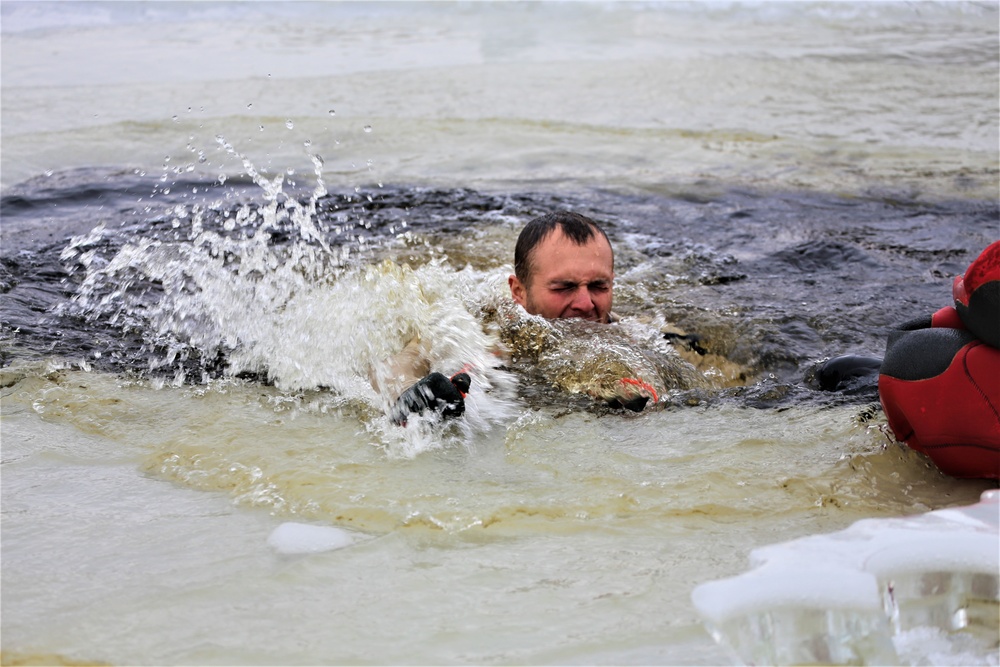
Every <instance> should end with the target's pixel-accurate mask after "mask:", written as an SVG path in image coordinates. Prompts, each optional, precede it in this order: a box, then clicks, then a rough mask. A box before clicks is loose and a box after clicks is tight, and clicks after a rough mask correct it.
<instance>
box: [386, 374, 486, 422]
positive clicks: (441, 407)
mask: <svg viewBox="0 0 1000 667" xmlns="http://www.w3.org/2000/svg"><path fill="white" fill-rule="evenodd" d="M471 384H472V379H471V378H470V377H469V374H468V373H456V374H455V375H453V376H452V377H451V379H449V378H447V377H446V376H444V375H442V374H441V373H431V374H430V375H428V376H427V377H425V378H423V379H422V380H420V381H419V382H417V383H416V384H414V385H413V386H412V387H410V388H409V389H407V390H406V391H404V392H403V394H402V395H401V396H400V397H399V399H397V400H396V403H395V405H393V406H392V409H391V410H390V411H389V417H390V418H391V419H392V421H393V423H394V424H397V425H399V426H406V422H407V420H408V418H409V416H410V415H411V414H413V413H416V414H423V413H424V412H425V411H427V410H431V411H434V412H440V413H441V415H442V416H443V417H444V418H445V419H448V418H450V417H461V416H462V414H463V413H464V412H465V395H466V394H467V393H468V391H469V387H470V386H471Z"/></svg>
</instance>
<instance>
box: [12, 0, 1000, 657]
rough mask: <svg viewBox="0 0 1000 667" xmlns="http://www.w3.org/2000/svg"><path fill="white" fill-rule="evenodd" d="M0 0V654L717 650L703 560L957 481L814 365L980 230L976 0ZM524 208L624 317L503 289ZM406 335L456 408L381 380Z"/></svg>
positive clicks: (991, 135) (993, 101) (968, 485)
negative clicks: (622, 400) (596, 324)
mask: <svg viewBox="0 0 1000 667" xmlns="http://www.w3.org/2000/svg"><path fill="white" fill-rule="evenodd" d="M0 12H2V18H3V23H2V26H0V30H2V35H3V44H2V49H3V52H2V56H3V60H2V68H3V69H2V87H3V90H2V92H3V96H2V113H3V158H2V160H3V163H2V167H3V170H2V176H0V181H2V187H3V193H2V201H0V215H2V229H0V234H2V237H0V238H2V248H0V292H2V301H0V316H2V320H0V363H2V368H0V386H2V394H0V396H2V403H0V405H2V417H0V427H2V450H3V454H2V461H3V466H2V475H3V477H2V482H3V485H2V501H3V508H2V511H3V536H2V549H3V572H2V576H3V582H2V583H3V597H2V605H3V609H2V611H3V626H2V639H3V659H4V662H11V663H16V662H19V661H21V662H33V663H44V664H52V663H60V662H62V663H75V662H91V661H92V662H99V663H109V664H293V663H299V664H301V663H309V664H343V663H376V664H382V663H437V664H454V663H505V664H510V663H536V664H537V663H573V664H579V663H590V664H594V663H598V664H611V663H614V664H728V663H731V662H732V661H733V657H732V655H730V654H729V653H727V652H726V650H725V649H724V648H723V647H721V646H718V645H716V644H715V643H714V642H713V640H712V639H711V637H710V636H709V635H708V634H707V632H706V631H705V629H704V627H703V626H702V623H701V620H700V619H699V618H698V616H697V614H696V612H695V610H694V608H693V606H692V604H691V601H690V594H691V590H692V589H693V588H694V587H695V586H696V585H697V584H699V583H702V582H705V581H709V580H713V579H718V578H721V577H726V576H731V575H734V574H736V573H738V572H741V571H743V570H744V569H746V567H747V561H746V558H747V554H748V553H749V552H750V550H751V549H753V548H755V547H758V546H761V545H764V544H771V543H774V542H780V541H783V540H790V539H794V538H796V537H800V536H804V535H809V534H815V533H823V532H831V531H837V530H841V529H843V528H845V527H846V526H849V525H850V524H852V523H853V522H855V521H857V520H859V519H863V518H871V517H890V516H902V515H907V514H912V513H917V512H925V511H928V510H931V509H937V508H942V507H949V506H954V505H964V504H970V503H973V502H975V501H976V500H978V498H979V496H980V493H981V492H982V491H983V490H984V489H987V488H991V486H995V485H991V484H989V483H985V482H978V481H960V480H954V479H951V478H948V477H945V476H943V475H941V474H940V473H938V472H937V471H936V470H935V469H934V468H933V466H931V465H930V464H929V463H928V461H927V460H926V459H923V458H922V457H920V456H918V455H916V454H914V453H913V452H911V451H909V450H907V449H905V448H903V447H901V446H899V445H898V444H896V443H895V442H894V441H893V440H892V439H891V437H890V436H889V434H888V431H887V428H886V426H885V423H884V419H883V417H882V414H881V411H880V409H879V408H878V406H877V395H876V394H875V391H874V389H873V387H872V386H870V385H862V386H859V387H856V388H855V389H854V390H852V391H846V392H840V393H834V394H831V393H828V392H822V391H819V389H818V386H817V384H816V382H815V380H814V378H813V371H814V368H815V366H816V364H817V363H818V362H820V361H821V360H823V359H825V358H827V357H831V356H835V355H838V354H843V353H859V354H871V355H875V356H877V355H880V354H881V352H882V350H883V349H884V340H885V335H886V331H887V330H888V329H889V328H890V327H892V326H893V325H895V324H898V323H900V322H902V321H905V320H908V319H911V318H912V317H916V316H919V315H924V314H928V313H930V312H932V311H933V310H936V309H937V308H939V307H940V306H942V305H947V303H948V302H949V299H950V284H951V280H952V278H953V276H955V275H956V274H958V273H961V272H962V271H963V270H964V269H965V267H966V266H968V264H969V262H970V261H971V260H972V259H973V258H974V257H975V256H976V255H977V254H978V253H979V251H980V250H982V248H984V247H985V246H986V245H987V244H989V243H990V242H991V241H993V240H996V238H998V237H1000V207H998V196H997V195H998V186H1000V183H998V168H997V154H998V151H997V146H998V141H1000V132H998V124H997V118H998V112H1000V108H998V100H1000V90H998V86H1000V84H998V81H1000V78H998V74H1000V66H998V57H997V53H998V48H1000V46H998V44H1000V42H998V32H1000V31H998V28H997V20H998V6H997V5H996V3H941V4H931V3H911V4H903V3H878V4H868V3H774V4H771V3H752V4H732V3H694V4H687V3H662V4H659V3H652V4H628V3H606V4H599V3H598V4H595V3H529V4H520V3H517V4H515V3H497V4H492V3H468V4H458V3H456V4H430V3H399V4H396V3H358V4H354V3H241V4H235V3H198V4H187V3H149V4H143V3H89V2H87V3H84V2H80V3H20V2H4V3H3V5H2V7H0ZM560 208H568V209H572V210H576V211H580V212H582V213H585V214H588V215H591V216H592V217H594V218H595V219H597V220H599V221H600V222H602V223H603V224H604V226H605V228H606V229H607V231H608V234H609V236H610V238H611V241H612V243H613V245H614V247H615V251H616V280H615V311H616V312H618V313H619V314H621V315H622V316H623V318H624V319H623V322H622V324H621V325H620V326H617V327H613V328H609V329H606V330H604V329H599V330H593V329H592V328H587V327H581V326H576V325H566V324H564V323H563V324H560V323H556V324H549V323H545V322H539V321H534V320H531V319H530V318H527V319H524V318H520V319H519V317H520V316H518V317H514V318H513V319H510V318H507V319H505V315H504V314H505V313H506V314H508V315H509V314H510V312H511V311H510V304H509V301H508V300H507V299H506V295H505V288H506V277H507V275H508V274H509V273H510V271H511V262H512V253H513V245H514V242H515V239H516V237H517V234H518V232H519V231H520V229H521V227H522V226H523V225H524V223H525V222H527V221H528V220H529V219H531V218H532V217H534V216H535V215H539V214H542V213H546V212H549V211H552V210H555V209H560ZM512 322H513V324H512ZM414 336H419V337H420V338H421V340H424V341H426V347H427V349H426V352H427V356H428V358H429V360H430V362H431V365H432V367H433V368H434V369H435V370H441V371H442V372H447V373H451V372H455V371H456V370H458V369H459V368H461V367H463V366H464V365H469V367H470V369H471V370H470V373H471V374H472V376H473V389H472V392H471V393H470V395H469V406H468V411H467V414H466V416H465V418H463V419H461V420H458V421H456V422H452V423H449V424H445V425H441V424H436V423H433V422H419V421H418V422H416V423H413V424H411V426H410V427H408V428H406V429H401V428H399V427H396V426H394V425H392V423H391V422H390V421H389V420H388V419H387V418H386V417H385V416H384V409H385V407H386V405H387V403H388V400H389V399H388V396H387V395H386V392H385V391H380V388H379V386H378V384H377V383H376V385H375V386H373V384H372V382H371V381H370V377H369V376H370V374H371V370H372V369H373V368H374V369H376V370H377V369H378V368H380V367H381V366H380V364H382V363H384V360H385V358H386V357H388V356H390V355H392V354H394V353H395V352H397V351H398V350H399V349H401V347H402V346H403V345H404V344H405V343H406V341H407V340H409V339H411V338H412V337H414ZM498 349H502V350H503V354H501V356H499V357H498V356H497V355H496V352H497V350H498ZM626 373H628V374H632V375H635V376H639V377H643V378H645V379H647V381H649V382H651V383H652V384H654V385H655V386H656V387H657V389H658V391H659V398H660V399H661V400H660V401H659V403H658V404H657V405H656V406H652V407H650V408H647V409H646V410H645V411H644V412H642V413H639V414H632V413H622V412H619V411H614V410H611V409H609V408H607V407H606V406H604V405H603V404H600V403H599V402H595V401H593V400H591V399H590V398H588V397H587V396H586V393H585V392H586V390H588V389H593V388H594V387H597V386H599V385H601V384H602V383H604V382H608V381H616V380H617V378H619V377H621V375H622V374H626ZM288 521H298V522H304V523H311V524H314V525H320V526H334V527H339V528H342V529H345V530H347V531H349V532H350V534H351V535H352V536H353V539H354V544H353V545H352V546H350V547H349V548H345V549H340V550H336V551H329V552H325V553H318V554H310V555H287V554H280V553H276V552H275V550H274V549H272V548H271V547H269V546H268V536H269V535H270V534H271V532H272V531H273V530H274V529H275V528H276V527H277V526H278V525H280V524H282V523H283V522H288ZM997 643H998V641H996V638H995V637H992V636H990V635H989V633H987V636H986V638H985V640H981V638H977V639H976V641H975V642H973V645H972V646H971V647H970V646H969V645H968V642H963V641H962V639H961V638H959V639H957V640H953V641H951V642H950V643H949V642H945V643H944V644H945V645H944V646H942V645H941V644H940V643H938V642H930V641H928V642H925V643H921V642H919V641H917V642H914V643H911V644H910V645H908V646H907V647H906V651H905V655H906V656H907V659H908V660H909V659H912V660H913V661H915V662H917V663H921V664H928V663H933V664H952V663H955V662H956V661H957V662H961V663H963V664H996V662H997Z"/></svg>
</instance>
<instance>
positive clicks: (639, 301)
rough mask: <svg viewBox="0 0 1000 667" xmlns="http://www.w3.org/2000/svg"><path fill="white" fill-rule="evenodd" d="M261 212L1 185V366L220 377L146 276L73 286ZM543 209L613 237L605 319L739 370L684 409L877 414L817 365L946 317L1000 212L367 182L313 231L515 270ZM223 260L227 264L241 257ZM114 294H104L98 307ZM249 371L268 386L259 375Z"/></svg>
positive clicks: (231, 189)
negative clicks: (838, 406)
mask: <svg viewBox="0 0 1000 667" xmlns="http://www.w3.org/2000/svg"><path fill="white" fill-rule="evenodd" d="M277 196H278V198H279V199H282V200H285V201H288V200H289V199H290V198H294V199H296V200H298V201H305V200H306V199H308V197H309V193H308V190H307V189H302V190H301V191H296V190H294V189H290V191H289V192H287V193H286V192H281V193H279V194H278V195H277ZM264 203H265V202H264V201H262V198H261V189H260V188H259V187H258V186H257V185H256V184H255V183H254V182H253V181H252V180H250V179H245V180H242V181H241V180H239V179H230V180H228V181H227V182H226V183H225V184H220V183H219V182H217V181H215V182H212V181H199V180H190V181H183V180H181V181H173V182H171V183H170V184H169V187H168V186H166V185H164V183H163V182H162V181H157V180H154V179H151V178H148V177H146V176H144V175H141V174H138V173H133V172H106V171H96V170H89V169H83V170H74V171H68V172H64V173H57V174H54V175H52V176H48V177H44V178H38V179H36V180H33V181H29V182H26V183H23V184H21V185H19V186H17V187H14V188H11V189H10V190H9V191H8V193H7V194H6V195H5V196H4V197H3V199H2V202H0V214H2V221H3V229H2V241H3V244H2V245H3V247H2V253H0V290H2V294H3V299H2V305H0V315H2V323H0V326H2V330H0V331H2V336H0V345H2V347H0V355H2V363H3V364H4V365H9V364H10V363H11V362H12V361H13V360H15V359H20V358H31V357H43V356H55V357H65V358H69V359H75V358H86V359H88V360H90V363H91V364H92V365H93V366H94V367H95V368H98V369H101V370H107V371H112V372H125V373H135V374H145V373H148V372H155V373H162V374H170V373H172V372H173V371H174V370H176V368H177V367H180V366H184V367H186V368H189V369H190V368H197V369H198V370H199V371H201V374H200V375H195V376H194V377H202V378H204V377H217V376H220V375H225V374H226V372H227V363H226V355H227V352H228V351H229V350H226V349H224V348H215V347H213V348H212V349H199V348H198V346H197V345H194V344H189V345H186V346H185V349H184V350H183V352H182V353H181V354H170V355H167V354H166V351H165V350H166V347H167V345H168V344H167V343H166V342H165V341H164V340H162V339H161V338H159V336H158V334H157V332H156V331H154V330H152V328H150V326H149V323H148V322H146V321H145V320H144V316H143V304H148V303H152V302H155V301H156V300H157V299H159V298H161V297H162V289H163V287H162V285H161V284H159V283H158V282H157V281H155V280H150V279H148V278H146V277H144V276H143V275H141V274H140V273H136V274H135V275H133V276H131V277H130V280H131V281H132V282H131V284H130V285H129V286H128V288H127V290H125V293H126V295H127V298H126V299H125V300H124V301H123V303H122V306H121V307H119V308H118V309H117V310H114V311H111V310H108V309H107V308H105V309H102V310H101V311H100V312H97V311H94V310H93V309H90V310H88V309H86V308H81V307H80V306H79V305H78V304H74V303H73V299H74V296H75V295H76V294H77V291H78V289H79V286H80V283H81V281H82V279H83V276H84V275H85V274H86V271H85V270H84V267H83V265H82V264H81V260H80V256H81V253H92V254H91V255H88V256H89V257H92V259H91V262H92V263H91V266H95V265H97V266H99V265H100V264H101V262H107V261H109V260H110V259H111V258H112V257H114V255H115V254H116V253H117V252H119V250H120V249H121V248H122V246H123V245H124V244H125V243H126V242H129V241H131V240H135V239H137V238H144V239H149V240H160V241H170V242H180V243H184V242H186V241H189V240H190V238H191V236H192V231H191V229H190V227H189V225H187V224H186V223H185V224H183V225H182V224H179V223H178V211H179V210H181V209H180V208H179V207H183V208H184V209H186V210H189V209H190V208H191V207H199V208H200V209H201V210H202V211H203V212H204V214H203V218H202V227H203V228H204V229H206V230H210V231H212V232H214V233H217V234H220V235H223V236H227V235H228V236H229V237H233V238H235V237H238V236H241V235H242V237H243V238H246V237H247V236H248V235H253V234H255V233H258V232H259V230H260V229H261V225H260V224H256V225H254V224H251V225H249V226H242V227H236V228H234V226H233V225H232V224H229V225H228V226H227V221H231V220H232V219H233V218H235V217H236V215H237V212H238V211H239V210H240V209H241V208H244V209H246V210H249V211H251V212H254V211H260V210H261V209H262V208H263V206H264ZM555 209H571V210H576V211H580V212H583V213H585V214H587V215H590V216H592V217H593V218H595V219H596V220H598V221H600V222H601V223H603V224H604V226H605V227H606V229H607V231H608V233H609V236H610V237H611V239H612V242H613V244H614V245H615V247H616V273H617V275H618V279H617V280H616V301H615V306H616V311H618V312H619V313H620V314H622V315H625V316H635V317H642V316H652V315H657V314H662V315H663V316H664V317H665V318H666V320H667V322H669V323H671V324H673V325H676V327H678V328H679V329H680V330H682V331H683V332H684V335H683V336H682V337H679V338H674V341H675V343H676V345H678V346H682V347H685V348H687V349H688V350H689V351H690V350H693V351H695V352H696V353H699V354H706V353H707V354H716V355H720V356H721V357H722V358H725V359H727V360H729V361H731V362H733V363H734V364H738V365H740V366H741V367H743V368H745V369H746V374H745V375H746V382H745V384H746V386H742V387H731V388H729V389H726V390H724V391H718V392H713V393H711V394H710V395H708V394H705V392H700V393H699V394H698V395H697V396H694V397H692V396H691V395H687V396H686V397H685V396H682V397H680V398H679V399H678V400H679V401H680V402H682V403H683V402H685V401H686V402H694V401H697V402H704V401H706V400H717V399H732V400H736V401H738V402H741V403H744V404H746V405H753V406H776V407H780V406H783V405H789V404H792V403H796V402H801V401H811V402H820V403H824V402H827V403H836V402H844V401H849V402H858V403H862V402H866V401H872V400H876V394H875V391H874V387H873V386H871V385H870V384H869V385H866V386H863V387H861V388H860V389H859V390H856V391H853V392H847V393H846V394H845V393H839V394H837V395H829V394H825V393H822V392H819V391H817V389H818V386H817V383H816V381H815V379H814V378H813V371H814V368H815V366H816V364H817V362H819V361H821V360H823V359H825V358H827V357H832V356H837V355H841V354H845V353H855V354H867V355H873V356H880V355H881V353H882V351H883V349H884V343H885V338H886V334H887V332H888V330H889V329H891V328H892V327H893V326H895V325H898V324H900V323H902V322H904V321H906V320H909V319H911V318H913V317H917V316H921V315H926V314H929V313H930V312H933V311H934V310H936V309H938V308H939V307H941V306H945V305H949V304H950V293H951V288H950V285H951V280H952V278H953V277H954V276H955V275H957V274H960V273H961V272H962V271H964V269H965V268H966V267H967V266H968V264H969V263H970V262H971V261H972V260H973V259H974V258H975V256H976V255H977V254H978V253H979V252H980V251H981V250H982V248H984V247H985V246H986V245H988V244H989V243H990V242H991V241H993V240H995V239H996V238H997V237H998V236H1000V209H998V204H997V202H996V201H963V200H953V201H937V202H928V201H923V200H919V199H901V198H894V197H884V196H850V197H847V196H836V195H830V194H819V193H809V192H795V193H790V192H761V191H751V190H746V189H739V190H737V189H729V190H726V189H720V188H707V187H706V188H703V189H698V188H691V187H688V188H685V189H683V190H682V189H678V190H677V191H676V192H670V193H667V194H644V195H636V194H628V195H624V194H620V193H615V192H610V191H602V190H589V191H582V190H578V191H573V192H562V191H560V192H541V191H518V192H477V191H473V190H469V189H460V188H457V189H426V188H411V187H405V186H392V185H389V186H372V187H370V188H357V189H355V190H351V191H346V192H332V193H327V194H324V195H323V196H321V197H319V198H318V200H317V201H316V213H315V215H314V216H313V217H314V220H315V222H316V224H317V227H318V228H319V230H320V231H321V234H322V236H323V240H324V241H325V242H326V243H327V244H328V245H329V247H330V249H331V250H330V253H329V254H330V255H335V254H337V253H338V252H340V251H342V250H343V249H345V248H348V249H350V250H351V254H350V256H349V259H348V260H347V264H364V263H369V262H372V261H375V260H377V259H379V258H381V257H386V256H391V257H393V258H395V259H396V260H397V261H406V262H412V263H415V264H419V263H422V262H424V261H427V257H426V256H425V255H421V254H420V252H419V251H416V250H414V247H413V246H412V244H411V246H410V247H408V248H407V247H406V246H405V244H404V245H403V246H401V245H400V243H399V238H400V232H401V230H403V229H405V230H407V234H408V235H411V236H412V235H418V236H419V237H420V238H422V239H424V240H425V241H426V242H427V243H429V244H431V245H435V246H437V247H438V248H442V247H443V248H444V251H443V253H444V255H445V257H446V258H447V261H449V262H450V263H451V264H452V265H453V266H455V267H461V266H465V265H471V266H473V267H474V268H476V269H480V270H489V269H494V268H497V267H500V266H504V265H505V264H508V263H509V262H510V261H511V260H510V257H509V256H508V255H507V253H511V252H512V247H513V239H514V237H515V236H516V232H517V231H518V229H519V227H520V225H521V224H523V223H524V222H526V221H527V220H529V219H530V218H532V217H533V216H536V215H539V214H542V213H546V212H549V211H552V210H555ZM184 215H185V214H181V215H180V218H184ZM252 215H253V213H251V216H252ZM98 224H103V225H104V226H105V231H104V233H102V234H98V235H95V236H93V237H92V238H90V239H89V240H87V241H83V242H77V243H76V244H75V245H76V252H75V256H69V255H66V256H65V257H64V256H63V253H64V250H65V249H66V248H67V246H68V245H69V244H70V242H71V239H72V238H74V237H84V236H85V235H87V234H89V233H90V232H91V230H92V229H94V228H95V227H96V226H97V225H98ZM493 228H498V229H500V231H501V233H500V235H499V236H498V238H500V239H501V240H502V241H503V242H506V241H507V240H509V245H508V246H507V247H506V248H505V247H498V248H497V250H496V251H495V252H494V253H492V254H483V253H481V252H474V251H472V252H465V251H464V250H463V248H462V245H461V243H455V239H457V238H460V236H461V235H462V234H464V233H467V232H468V231H469V230H473V231H476V232H483V233H489V232H490V230H491V229H493ZM248 229H249V231H248ZM266 231H267V233H268V234H269V235H270V236H269V238H268V241H267V242H268V244H269V246H270V247H272V248H275V249H279V250H280V249H281V248H282V247H284V246H289V245H291V244H295V243H312V244H314V245H316V244H317V243H318V242H317V241H316V240H315V239H304V238H303V234H302V230H301V229H300V227H299V226H298V225H297V224H295V223H294V222H292V221H290V220H288V219H285V220H281V219H279V220H278V221H277V222H276V223H275V224H273V225H271V226H270V227H269V228H268V229H267V230H266ZM449 243H450V246H449ZM500 246H503V243H500ZM439 255H440V251H439ZM223 261H224V262H225V263H226V264H227V265H229V266H232V267H233V270H236V268H237V267H238V265H239V263H240V261H241V258H240V257H239V256H237V255H233V256H227V257H225V258H223ZM93 262H96V264H94V263H93ZM119 287H120V285H117V284H114V283H109V284H106V285H103V286H100V285H99V286H97V288H96V292H95V293H94V294H92V295H91V296H92V297H100V296H102V290H103V292H104V294H103V296H107V293H110V292H111V291H112V290H113V289H117V288H119ZM175 343H176V341H175ZM180 343H181V344H182V346H183V345H184V344H185V341H180ZM175 352H176V350H175ZM151 360H153V362H152V363H151ZM151 368H155V369H156V370H155V371H150V369H151ZM260 370H261V374H260V377H261V378H262V377H264V375H265V371H266V369H260Z"/></svg>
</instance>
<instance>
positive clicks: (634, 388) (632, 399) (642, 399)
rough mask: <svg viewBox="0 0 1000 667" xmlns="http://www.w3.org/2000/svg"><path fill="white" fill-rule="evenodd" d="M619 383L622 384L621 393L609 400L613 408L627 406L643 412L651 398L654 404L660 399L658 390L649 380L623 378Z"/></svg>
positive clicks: (633, 410)
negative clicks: (657, 393)
mask: <svg viewBox="0 0 1000 667" xmlns="http://www.w3.org/2000/svg"><path fill="white" fill-rule="evenodd" d="M618 383H619V384H620V385H621V386H622V389H621V393H620V394H619V395H618V396H616V397H614V398H612V399H611V400H609V401H608V407H610V408H612V409H615V410H618V409H621V408H625V409H626V410H631V411H632V412H642V410H643V408H645V407H646V403H647V402H649V399H651V398H652V399H653V403H654V404H655V403H656V402H657V401H659V400H660V399H659V397H658V396H657V395H656V390H655V389H653V386H652V385H650V384H649V383H647V382H643V381H642V380H636V379H634V378H622V379H621V380H619V381H618Z"/></svg>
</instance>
